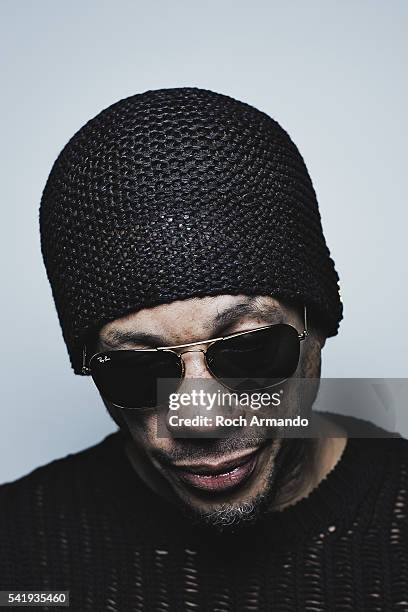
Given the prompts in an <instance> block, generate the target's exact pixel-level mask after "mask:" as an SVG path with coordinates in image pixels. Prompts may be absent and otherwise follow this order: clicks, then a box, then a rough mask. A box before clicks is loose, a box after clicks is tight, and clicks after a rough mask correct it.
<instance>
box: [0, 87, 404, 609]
mask: <svg viewBox="0 0 408 612" xmlns="http://www.w3.org/2000/svg"><path fill="white" fill-rule="evenodd" d="M40 223H41V239H42V252H43V256H44V261H45V265H46V268H47V273H48V277H49V280H50V283H51V287H52V291H53V295H54V299H55V303H56V307H57V311H58V315H59V319H60V323H61V326H62V330H63V334H64V339H65V342H66V344H67V348H68V352H69V355H70V359H71V363H72V367H73V369H74V371H75V373H76V374H84V375H88V374H91V375H92V377H93V379H94V381H95V383H96V384H97V386H98V389H99V391H100V393H101V396H102V399H103V401H104V403H105V405H106V407H107V409H108V410H109V412H110V414H111V416H112V417H113V419H114V420H115V421H116V423H117V424H118V426H119V430H118V432H117V433H115V434H112V435H111V436H108V438H106V439H105V440H103V441H102V442H100V443H99V444H97V445H96V446H94V447H92V448H90V449H87V450H85V451H83V452H80V453H77V454H75V455H69V456H68V457H66V458H64V459H60V460H58V461H54V462H52V463H51V464H49V465H47V466H44V467H41V468H39V469H37V470H35V471H34V472H32V473H31V474H29V475H28V476H25V477H24V478H22V479H20V480H18V481H17V482H14V483H10V484H6V485H3V486H2V487H1V489H0V502H1V503H0V508H1V517H2V518H1V521H0V530H1V542H2V547H1V553H0V557H1V562H0V569H1V572H0V583H1V584H0V588H1V589H2V590H6V589H31V590H32V589H36V590H47V589H48V590H69V591H70V606H71V609H74V610H78V611H81V612H85V611H88V610H89V611H91V610H92V611H96V612H100V611H102V610H111V611H117V610H120V611H126V612H128V611H131V610H132V611H133V610H140V611H141V610H145V611H151V610H177V611H179V610H211V611H215V610H218V611H220V612H221V611H228V610H277V611H279V612H283V611H284V610H316V611H322V610H334V609H339V610H340V609H341V610H366V609H367V610H368V609H372V610H397V609H398V610H404V609H405V610H407V609H408V584H407V580H408V563H407V557H406V550H407V530H406V520H405V519H406V515H407V490H408V488H407V485H408V479H407V456H408V453H407V444H406V441H405V440H402V439H401V438H392V439H390V438H386V437H384V439H383V438H381V437H380V438H379V437H377V438H376V439H375V440H371V439H365V440H363V439H358V438H355V437H351V429H352V427H354V430H355V423H354V425H353V421H352V420H350V419H345V418H343V419H342V418H340V417H335V416H334V415H332V416H330V415H326V416H324V415H323V416H322V417H321V419H320V421H319V423H320V425H321V426H322V428H323V427H324V428H325V431H326V432H327V435H325V436H319V435H316V436H315V437H312V438H310V437H302V436H294V437H290V436H279V435H271V432H270V428H268V427H264V426H259V427H257V428H255V429H253V430H251V431H249V427H248V426H247V425H246V424H245V423H247V421H245V419H244V420H243V421H242V424H241V421H240V422H239V424H238V422H236V424H235V425H234V426H233V427H226V426H225V427H224V426H223V425H219V424H217V423H214V422H211V424H210V425H209V427H208V428H206V426H203V425H202V422H199V423H197V422H195V421H193V419H192V418H191V419H190V420H188V418H189V417H191V416H192V415H193V414H194V411H191V407H183V406H180V407H179V408H178V409H177V411H176V410H175V411H174V412H173V413H172V410H171V409H170V408H169V406H168V405H166V403H165V402H161V401H160V400H159V397H158V393H159V392H160V388H159V387H160V385H161V384H162V383H163V384H164V382H163V381H165V380H167V379H169V380H170V381H175V382H176V384H175V386H174V388H173V390H174V389H176V390H177V391H178V392H179V391H181V390H183V389H188V385H189V383H191V382H192V381H193V382H197V381H201V383H202V384H208V385H212V384H214V383H215V384H216V385H218V386H220V387H222V388H223V389H229V390H230V391H237V390H238V391H239V393H240V394H241V393H242V392H243V391H248V390H249V392H250V393H249V394H250V396H251V397H252V396H253V392H254V390H255V389H259V388H260V389H262V390H270V389H275V391H276V390H279V392H280V391H281V390H283V389H285V390H288V396H289V397H291V398H292V399H291V402H289V408H290V406H292V412H293V406H294V405H295V406H301V405H302V406H303V409H304V410H305V412H304V413H303V414H310V408H311V406H312V404H313V401H314V398H315V396H316V391H317V388H316V385H314V383H313V381H316V380H317V379H318V378H319V376H320V360H321V349H322V348H323V346H324V343H325V340H326V338H328V337H330V336H334V335H335V334H336V333H337V330H338V325H339V322H340V320H341V317H342V305H341V301H340V298H339V291H338V277H337V274H336V272H335V269H334V264H333V261H332V260H331V258H330V255H329V251H328V248H327V246H326V243H325V239H324V236H323V233H322V228H321V222H320V215H319V211H318V205H317V201H316V196H315V192H314V189H313V186H312V183H311V180H310V178H309V175H308V173H307V170H306V167H305V165H304V162H303V159H302V157H301V155H300V154H299V152H298V150H297V148H296V146H295V145H294V144H293V142H292V141H291V140H290V138H289V136H288V135H287V133H286V132H285V131H284V130H283V129H282V128H281V127H280V126H279V125H278V124H277V123H276V122H275V121H274V120H272V119H271V118H269V117H268V116H267V115H265V114H264V113H262V112H260V111H258V110H256V109H254V108H252V107H250V106H248V105H246V104H244V103H241V102H237V101H236V100H233V99H231V98H229V97H227V96H223V95H219V94H215V93H213V92H210V91H205V90H200V89H189V88H180V89H168V90H159V91H150V92H146V93H144V94H142V95H137V96H133V97H131V98H128V99H126V100H122V101H120V102H118V103H117V104H114V105H113V106H111V107H109V108H108V109H106V110H105V111H103V112H102V113H100V114H99V115H98V116H97V117H96V118H94V119H93V120H91V121H90V122H89V123H87V124H86V125H85V126H84V127H83V128H82V129H81V130H80V131H79V132H78V133H77V134H76V135H75V136H74V137H73V138H72V139H71V141H70V142H69V143H68V144H67V146H66V147H65V148H64V150H63V151H62V153H61V154H60V156H59V157H58V159H57V161H56V162H55V164H54V167H53V169H52V171H51V174H50V177H49V179H48V182H47V185H46V188H45V190H44V194H43V198H42V203H41V214H40ZM242 332H245V333H242ZM152 349H156V350H152ZM231 381H232V382H231ZM234 381H235V382H234ZM237 381H241V382H239V383H238V382H237ZM251 381H252V382H251ZM254 381H257V382H256V384H254ZM259 381H261V382H259ZM268 381H269V383H270V384H268ZM300 381H306V383H310V385H309V386H308V391H310V393H309V394H307V393H306V394H305V395H302V398H303V399H302V400H300V397H301V394H300V392H299V388H300V387H299V386H298V385H299V382H300ZM251 385H252V386H251ZM285 392H286V391H285ZM305 398H306V399H305ZM279 401H280V400H279ZM302 402H303V404H302ZM242 406H243V403H242V397H241V395H240V397H239V401H238V402H237V403H236V405H235V406H234V407H233V408H232V409H231V412H230V413H229V414H233V415H237V414H240V415H241V416H243V415H244V414H246V415H247V414H248V412H249V411H250V410H249V409H247V408H242ZM328 408H330V407H328ZM197 410H198V413H199V414H200V415H202V413H203V410H202V407H199V408H198V409H197ZM175 412H177V419H179V420H181V419H182V418H183V415H184V417H185V418H184V420H183V421H182V425H181V428H179V425H178V420H177V419H172V418H170V417H171V416H174V413H175ZM208 412H209V411H208ZM208 412H207V413H206V414H207V416H208ZM262 414H269V415H271V414H272V415H273V414H274V410H273V409H269V410H263V411H262ZM291 414H292V413H291ZM207 429H208V430H207ZM276 431H277V430H275V429H273V428H272V432H275V433H276ZM354 433H355V432H354Z"/></svg>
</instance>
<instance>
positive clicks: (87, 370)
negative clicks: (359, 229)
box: [82, 306, 309, 410]
mask: <svg viewBox="0 0 408 612" xmlns="http://www.w3.org/2000/svg"><path fill="white" fill-rule="evenodd" d="M275 325H277V324H276V323H272V324H271V325H264V326H263V327H256V328H255V329H248V330H245V331H242V332H237V333H235V334H230V335H228V336H221V337H219V338H211V339H209V340H199V341H198V342H188V343H187V344H174V345H170V346H157V347H155V348H147V349H126V350H130V351H132V352H135V353H138V352H142V351H143V352H155V351H167V352H170V353H174V354H175V355H176V356H177V357H178V358H179V359H180V363H181V376H180V381H182V380H183V378H184V375H185V365H184V360H183V359H182V357H181V356H182V355H184V353H203V354H204V359H205V364H206V367H207V369H208V371H209V372H210V373H211V374H212V375H213V376H214V378H216V380H219V378H218V376H216V375H215V373H214V372H213V371H212V369H211V367H210V366H209V364H208V362H207V357H206V355H207V351H208V349H209V348H210V347H211V346H213V345H214V344H215V343H217V342H220V341H221V340H229V339H230V338H236V337H238V336H244V335H245V334H253V333H255V332H257V331H262V330H264V329H270V328H271V327H274V326H275ZM286 325H289V324H286ZM291 327H293V326H291ZM296 331H297V330H296ZM308 335H309V330H308V325H307V311H306V306H304V329H303V331H302V332H301V333H299V332H298V338H299V341H300V342H302V341H303V340H305V339H306V338H307V337H308ZM200 344H207V345H208V346H207V348H206V350H203V349H198V350H186V351H182V352H178V351H176V350H175V349H183V348H187V349H188V348H189V347H191V346H198V345H200ZM119 350H121V349H119ZM106 352H107V351H101V352H99V353H95V354H94V355H92V357H91V358H90V359H89V365H88V366H87V365H86V345H84V347H83V353H82V374H91V367H90V366H91V362H92V360H93V359H95V358H97V357H98V356H101V355H102V354H106ZM285 380H287V379H285ZM282 382H284V381H280V382H279V384H281V383H282ZM224 384H225V383H224ZM111 403H112V404H113V405H114V406H117V407H118V408H126V407H125V406H120V405H119V404H115V403H114V402H111ZM132 410H134V408H132Z"/></svg>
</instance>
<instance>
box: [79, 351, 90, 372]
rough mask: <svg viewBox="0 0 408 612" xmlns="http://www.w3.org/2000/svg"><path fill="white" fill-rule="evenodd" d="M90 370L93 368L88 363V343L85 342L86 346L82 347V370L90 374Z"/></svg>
mask: <svg viewBox="0 0 408 612" xmlns="http://www.w3.org/2000/svg"><path fill="white" fill-rule="evenodd" d="M90 371H91V370H90V369H89V368H88V366H87V365H86V344H84V348H83V349H82V368H81V372H82V374H89V373H90Z"/></svg>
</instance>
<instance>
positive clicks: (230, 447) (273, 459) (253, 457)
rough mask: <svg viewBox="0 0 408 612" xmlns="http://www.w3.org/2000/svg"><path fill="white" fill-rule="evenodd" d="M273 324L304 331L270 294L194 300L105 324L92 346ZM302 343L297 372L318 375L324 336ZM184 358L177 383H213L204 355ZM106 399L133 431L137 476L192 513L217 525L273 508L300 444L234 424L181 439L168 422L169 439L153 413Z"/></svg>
mask: <svg viewBox="0 0 408 612" xmlns="http://www.w3.org/2000/svg"><path fill="white" fill-rule="evenodd" d="M300 310H301V309H300ZM275 323H289V324H291V325H293V326H294V327H295V328H296V329H297V330H298V331H299V332H301V331H303V328H304V321H303V318H302V313H301V312H300V311H299V310H298V309H295V308H293V307H289V306H287V305H286V306H285V305H283V304H282V303H280V302H279V301H277V300H275V299H273V298H271V297H247V296H243V295H238V296H230V295H222V296H217V297H205V298H192V299H188V300H182V301H176V302H172V303H171V304H164V305H160V306H157V307H154V308H148V309H144V310H140V311H138V312H135V313H132V314H130V315H128V316H125V317H123V318H121V319H117V320H115V321H112V322H111V323H108V324H107V325H105V326H104V327H103V328H102V330H101V331H100V335H99V344H98V347H97V350H98V351H107V350H120V349H136V348H138V349H140V348H153V347H154V346H174V345H182V344H187V343H193V342H199V341H202V340H206V339H211V338H215V337H220V336H227V335H230V334H234V333H236V332H241V331H247V330H252V329H256V328H257V327H263V326H265V325H269V324H275ZM301 344H302V347H301V355H300V360H299V365H298V369H297V371H296V373H295V375H294V377H312V378H318V377H319V375H320V349H321V346H322V340H321V339H319V338H318V336H315V335H314V334H313V333H312V334H311V335H310V336H309V337H308V339H307V341H306V342H303V343H301ZM192 348H193V347H192ZM199 348H201V349H202V348H205V345H200V346H199ZM182 359H183V361H184V366H185V378H184V382H183V383H182V386H183V384H187V383H188V381H189V380H191V379H203V378H204V379H207V380H208V381H209V382H210V381H211V379H212V375H211V373H210V372H209V371H208V369H207V368H206V364H205V359H204V355H203V353H202V352H200V351H196V352H187V353H184V354H183V355H182ZM213 381H214V379H213ZM179 391H182V388H181V389H179ZM105 404H106V406H107V408H108V410H109V412H110V414H111V415H112V417H113V418H114V419H115V421H116V422H117V423H119V424H120V425H121V427H122V428H125V429H127V430H128V432H129V433H130V436H131V442H130V444H129V447H128V453H129V455H130V458H131V460H132V463H133V465H134V467H135V468H136V470H137V471H138V472H139V474H140V476H141V477H142V478H143V479H144V480H145V481H146V482H147V483H148V484H149V485H150V486H151V487H153V488H154V489H155V490H157V491H158V492H159V493H161V494H163V495H166V496H167V497H170V498H172V499H174V500H176V501H178V502H180V503H181V505H182V506H183V508H184V509H185V510H187V511H189V513H190V514H193V515H194V516H195V517H196V518H200V519H202V520H203V521H205V522H206V523H210V524H213V525H217V526H221V528H222V527H225V526H228V525H231V524H236V523H239V522H240V521H243V520H251V519H253V518H255V517H256V516H258V515H259V512H260V511H261V510H263V509H265V508H266V507H269V506H270V504H271V503H272V501H273V500H274V499H276V497H277V493H278V491H277V490H276V483H277V482H278V480H279V478H278V476H279V472H280V471H281V472H282V471H283V470H285V459H284V458H285V456H286V455H287V454H288V453H287V450H288V448H289V447H290V446H291V445H292V446H293V445H294V444H298V443H299V440H296V441H293V440H292V441H291V440H286V441H283V440H278V439H273V438H270V437H268V436H267V435H265V432H263V431H262V429H259V430H256V431H255V432H254V433H252V434H251V435H248V434H247V433H246V434H245V436H243V432H242V431H241V430H240V429H239V428H238V429H231V431H230V433H229V434H228V437H225V433H224V434H223V437H220V438H214V437H212V438H200V437H196V436H197V432H194V431H193V429H194V428H192V431H191V433H192V434H193V435H194V434H195V436H194V437H188V435H186V437H183V438H181V437H179V436H180V434H178V433H176V432H174V431H173V430H172V428H171V427H169V429H168V435H166V437H158V435H157V418H158V417H157V413H156V411H154V410H151V411H149V410H147V411H140V412H138V411H137V410H126V409H119V408H117V407H115V406H113V405H111V404H109V403H108V402H106V401H105ZM173 434H174V435H173ZM289 454H290V453H289ZM288 469H289V468H288Z"/></svg>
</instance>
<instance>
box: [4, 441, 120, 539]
mask: <svg viewBox="0 0 408 612" xmlns="http://www.w3.org/2000/svg"><path fill="white" fill-rule="evenodd" d="M120 454H121V436H120V433H119V432H116V433H114V434H111V435H109V436H107V437H106V438H105V439H103V440H102V441H101V442H99V443H98V444H95V445H94V446H91V447H89V448H86V449H85V450H82V451H80V452H77V453H71V454H69V455H67V456H66V457H62V458H60V459H56V460H54V461H51V462H50V463H48V464H46V465H43V466H41V467H38V468H36V469H35V470H33V471H32V472H30V473H29V474H27V475H25V476H23V477H21V478H19V479H17V480H15V481H13V482H8V483H5V484H3V485H1V486H0V516H1V517H3V519H4V517H5V515H12V516H13V515H15V513H18V512H19V511H23V512H25V513H26V514H27V515H29V513H30V511H31V510H32V509H33V507H37V508H38V506H39V505H41V504H47V507H52V506H55V505H58V504H59V503H60V504H61V503H63V502H65V501H66V500H70V499H71V500H74V499H78V495H81V493H82V492H84V491H86V490H89V488H93V487H95V485H96V481H97V477H98V472H100V469H101V467H102V465H103V466H105V465H106V464H109V463H111V465H114V463H115V460H117V459H118V458H119V457H120ZM109 459H111V461H109ZM98 466H99V469H98ZM0 529H1V525H0Z"/></svg>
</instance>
